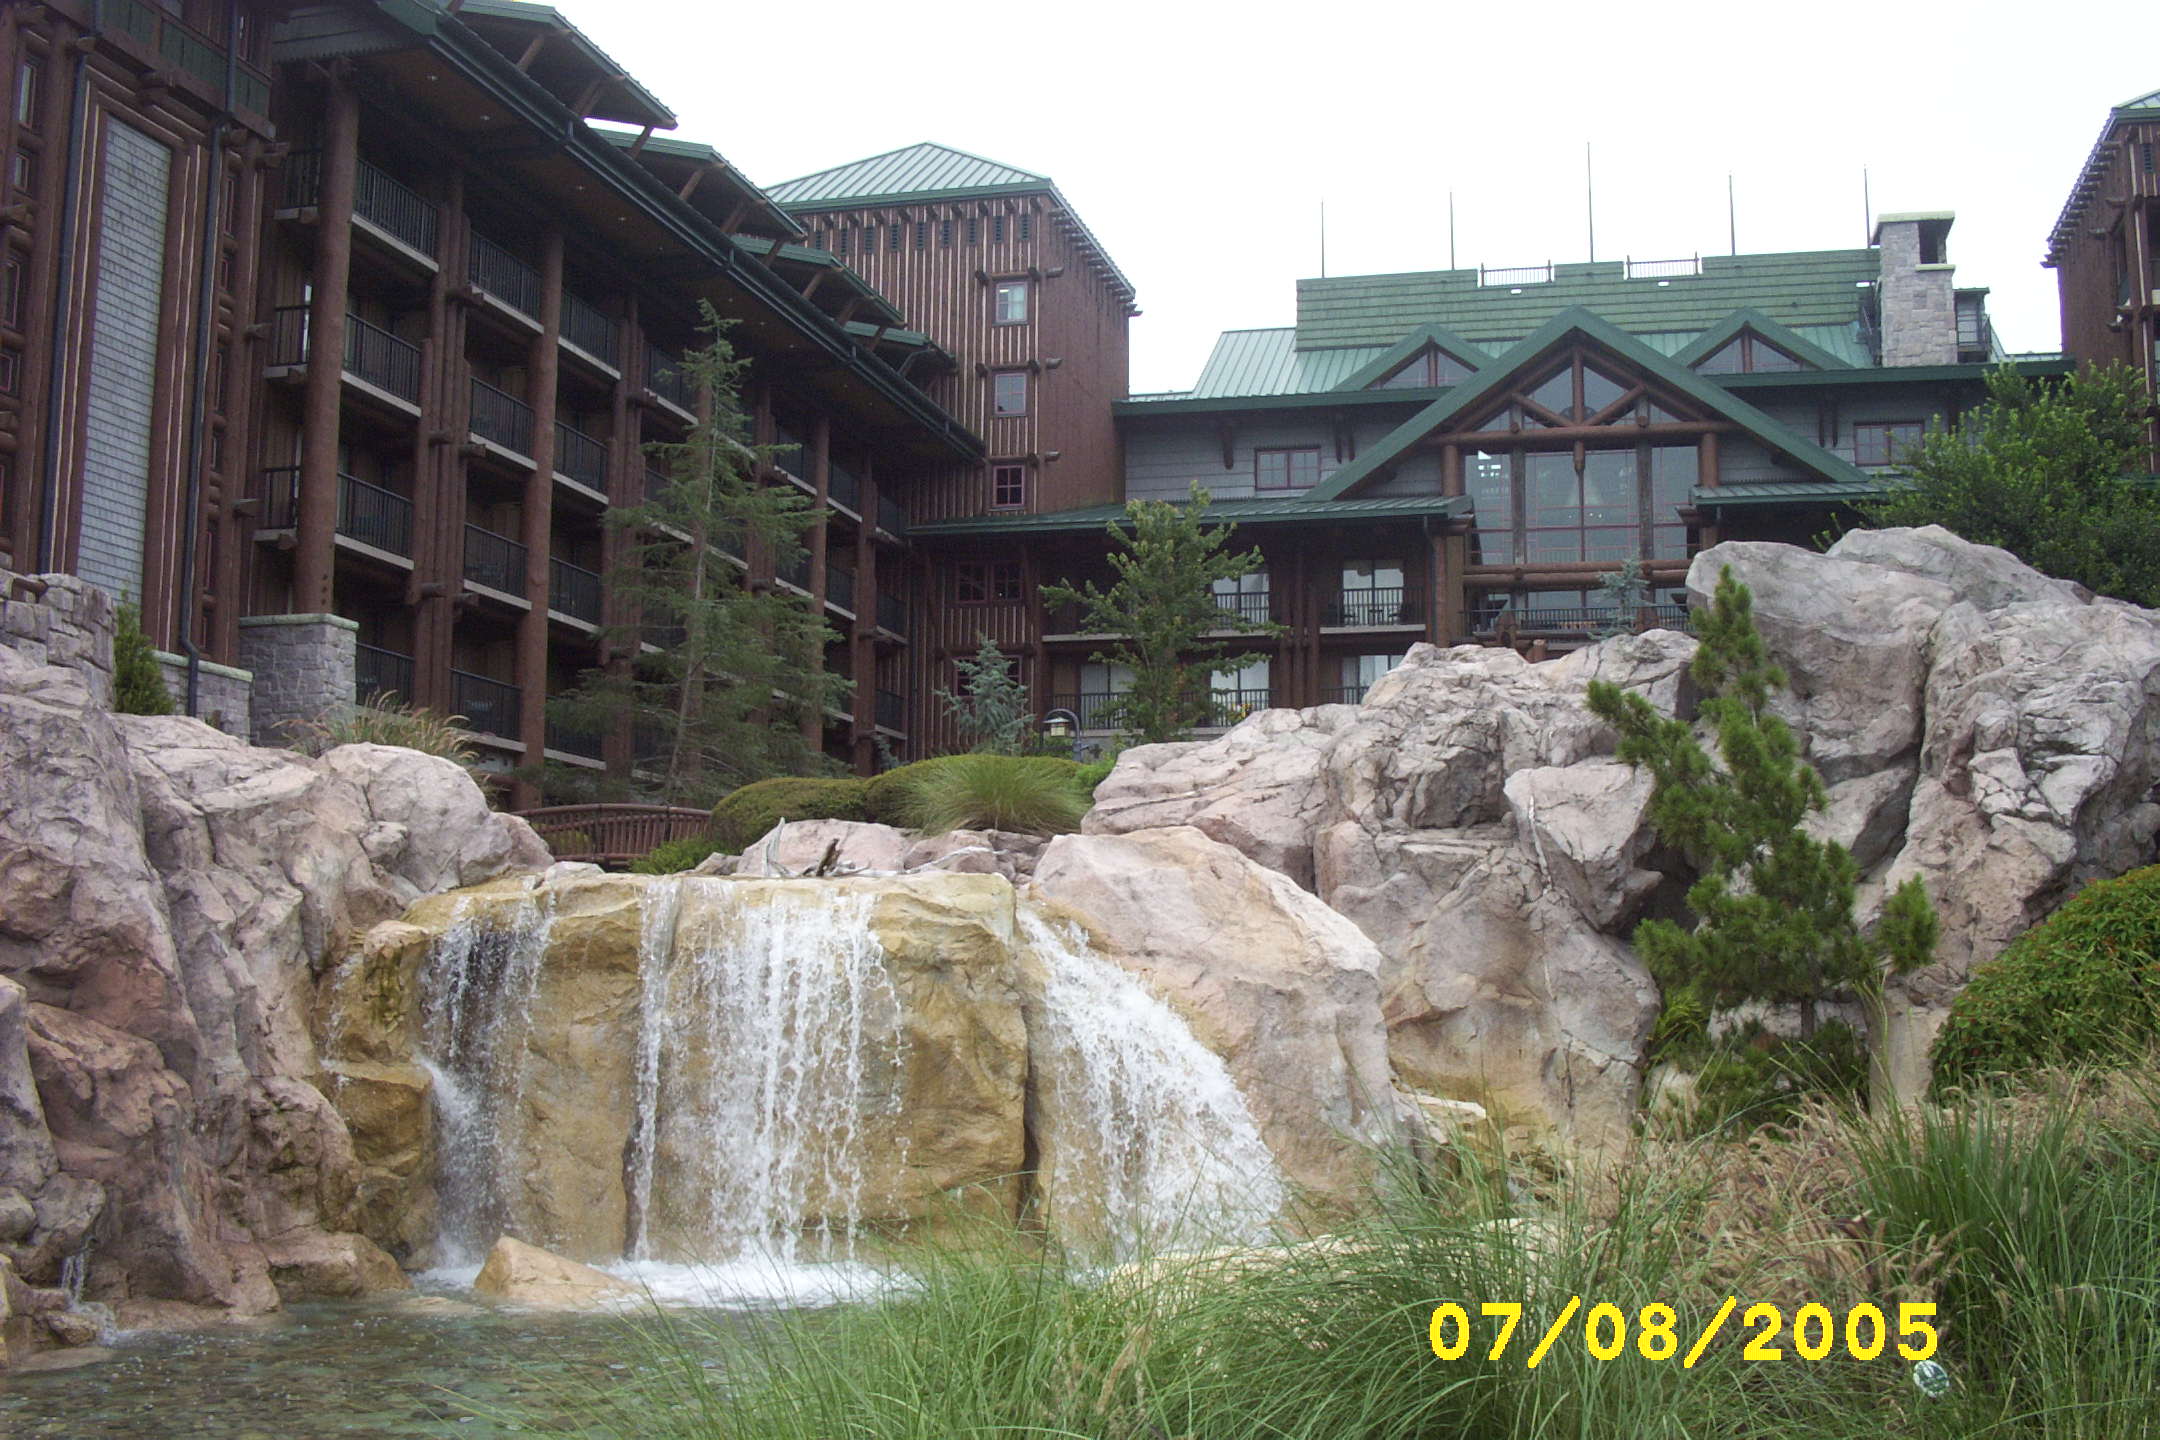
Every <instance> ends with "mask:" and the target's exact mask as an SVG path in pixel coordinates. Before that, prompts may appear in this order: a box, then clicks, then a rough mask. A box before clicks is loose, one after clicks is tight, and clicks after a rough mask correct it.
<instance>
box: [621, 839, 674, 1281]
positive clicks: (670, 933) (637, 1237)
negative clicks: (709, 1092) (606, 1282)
mask: <svg viewBox="0 0 2160 1440" xmlns="http://www.w3.org/2000/svg"><path fill="white" fill-rule="evenodd" d="M685 883H686V882H685V881H684V879H683V878H682V877H681V876H678V875H667V876H662V877H661V878H659V879H657V880H654V881H653V882H652V883H651V884H650V885H648V886H647V887H646V890H645V908H644V910H643V912H642V913H641V914H640V916H639V918H638V987H639V995H638V1056H637V1126H636V1129H635V1130H633V1131H632V1132H631V1138H630V1145H631V1150H630V1258H631V1259H633V1260H650V1259H652V1258H653V1256H652V1189H653V1167H654V1149H655V1147H656V1146H657V1145H658V1143H659V1139H660V1042H661V1038H662V1037H663V1036H664V1035H665V1034H666V1031H667V1027H666V1025H665V1023H664V1018H665V1016H666V1015H667V981H668V963H667V962H668V957H669V956H670V955H672V954H674V952H675V929H676V925H677V923H678V922H679V920H680V918H681V916H682V890H683V885H684V884H685Z"/></svg>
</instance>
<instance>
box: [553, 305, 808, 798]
mask: <svg viewBox="0 0 2160 1440" xmlns="http://www.w3.org/2000/svg"><path fill="white" fill-rule="evenodd" d="M705 329H706V332H707V333H708V334H709V335H710V336H711V337H712V338H711V341H710V343H708V344H707V345H706V346H704V347H703V348H701V349H698V350H695V351H692V352H691V353H690V354H688V355H686V356H684V357H683V361H682V373H683V375H684V377H685V378H686V379H688V380H689V381H690V382H691V384H692V385H694V386H695V387H697V389H698V392H699V394H700V395H701V396H702V397H703V405H704V414H703V416H702V418H700V420H699V421H698V423H697V424H696V425H694V426H693V427H691V429H690V432H689V434H688V435H687V436H686V437H685V438H684V439H683V440H682V441H680V442H678V443H672V444H655V445H651V446H648V447H647V449H648V451H649V452H650V453H651V454H652V456H653V457H654V459H655V460H656V461H658V462H659V466H660V471H659V476H658V477H656V479H655V481H654V483H653V484H652V485H651V487H650V488H649V489H648V491H647V493H646V495H645V498H644V499H643V500H642V501H641V502H639V503H637V504H630V505H621V506H617V507H614V508H611V509H610V510H609V512H608V516H607V521H608V524H609V526H610V527H611V528H614V529H617V530H619V531H621V532H622V537H623V539H622V546H621V559H620V562H619V563H618V564H617V565H616V566H614V567H613V568H612V569H611V571H610V572H609V575H608V586H609V589H610V591H611V593H612V594H614V595H615V596H616V597H618V598H619V599H620V601H621V602H622V603H623V604H624V606H625V608H626V609H628V610H630V611H631V612H633V613H634V614H635V615H636V616H637V617H638V620H637V623H635V624H628V625H619V626H612V627H610V628H609V631H608V638H609V642H610V646H611V648H612V649H613V650H614V651H615V652H616V653H617V654H618V655H619V656H623V657H625V658H621V659H618V660H617V661H616V663H614V664H613V665H610V666H608V667H606V668H604V669H596V670H587V671H585V672H584V673H583V674H582V675H581V676H580V677H579V681H578V684H577V686H576V687H575V688H574V689H573V690H572V691H570V692H569V693H567V694H565V695H564V696H562V697H560V698H558V699H557V700H555V701H554V702H552V704H551V705H550V713H551V714H552V715H553V717H554V718H555V719H556V720H557V721H558V722H560V723H562V724H565V725H569V726H573V727H575V728H579V729H583V730H587V731H604V730H606V729H608V728H609V727H611V726H612V725H614V724H615V723H616V722H617V721H618V720H619V719H621V718H622V717H623V716H628V717H630V720H631V723H632V725H633V726H634V728H635V732H636V734H637V737H638V746H637V748H638V751H639V754H640V761H639V764H638V765H637V767H636V771H635V773H634V775H633V776H632V778H631V779H630V780H629V782H628V783H627V784H625V783H623V782H622V781H621V780H620V779H619V777H618V779H617V780H616V781H615V783H614V784H613V785H612V786H611V787H610V788H609V790H608V792H606V793H616V794H620V793H631V794H637V795H641V796H645V797H648V798H653V799H658V800H662V801H665V802H667V803H670V804H687V805H705V804H710V803H712V801H714V800H715V799H717V798H718V797H719V796H720V795H722V794H725V793H726V792H727V791H729V790H732V789H734V788H735V787H737V786H740V785H744V784H747V783H749V782H751V781H753V780H762V779H766V778H768V777H770V776H774V775H816V774H823V773H828V772H829V771H830V770H831V769H832V765H831V762H830V761H828V760H827V759H826V758H825V757H824V756H823V754H822V753H821V752H820V751H819V750H818V748H817V747H816V746H815V745H814V744H812V743H810V742H808V741H806V740H805V739H804V737H803V730H802V718H803V717H804V716H805V715H808V714H821V713H822V712H824V711H826V710H829V709H832V708H834V707H836V706H838V705H839V704H841V703H842V702H843V701H844V699H845V697H846V695H847V692H848V690H849V689H850V682H848V681H847V680H846V679H844V678H842V677H840V676H837V675H833V674H830V673H828V672H827V671H826V669H825V647H826V645H827V644H828V643H829V642H831V641H833V640H834V639H836V638H837V636H835V634H834V632H833V631H832V629H831V628H830V627H829V626H827V625H826V623H825V621H824V618H823V617H822V616H820V615H818V614H817V613H816V612H815V611H814V610H813V609H812V607H811V604H810V602H809V601H807V600H804V599H803V598H802V597H800V596H799V595H796V594H794V593H793V592H791V591H788V590H784V589H780V588H778V587H773V588H771V589H765V588H753V587H752V586H751V585H749V584H748V583H746V579H745V576H746V571H745V568H744V566H743V565H742V564H741V563H740V559H739V558H737V557H749V558H752V559H755V558H756V557H758V556H760V555H763V556H765V557H767V558H768V559H770V561H771V562H772V564H773V566H774V568H775V569H776V570H778V571H780V572H782V573H785V572H786V571H787V570H789V569H790V568H792V567H794V566H796V565H799V564H800V563H801V562H802V559H803V557H804V554H805V550H804V543H803V537H804V535H805V534H806V533H807V532H808V531H809V529H810V528H811V526H812V525H814V524H815V523H816V521H817V518H818V516H817V512H816V508H815V506H814V505H812V504H811V502H810V501H809V500H807V499H806V498H805V497H804V496H802V495H801V494H800V492H798V491H796V490H795V489H794V487H792V486H784V485H767V484H764V483H762V482H761V481H760V479H759V472H760V470H761V468H762V467H763V465H764V464H765V463H766V462H767V460H768V458H769V457H768V456H767V455H766V454H765V453H764V452H763V451H761V450H760V449H756V448H753V447H752V446H751V445H750V444H749V443H748V442H749V439H750V419H749V416H748V414H747V413H746V412H745V411H744V409H743V407H742V400H741V388H742V382H743V376H744V373H745V372H746V371H747V369H748V366H749V362H748V361H746V360H742V359H740V358H738V357H737V356H736V354H735V352H734V348H733V346H731V345H730V344H729V343H728V340H727V338H726V334H725V329H726V324H725V322H723V321H722V320H721V319H720V317H719V316H718V315H717V314H716V313H715V312H714V311H713V310H712V308H711V307H710V306H709V305H708V306H706V307H705ZM640 642H644V643H646V644H650V645H652V646H654V647H655V653H646V652H643V651H642V650H641V648H640ZM581 778H582V772H580V773H579V774H578V775H559V774H556V773H552V772H551V773H550V775H549V780H550V781H551V782H555V784H556V787H557V788H559V789H569V788H571V787H572V786H573V785H575V783H576V782H577V780H579V779H581ZM564 782H567V783H564Z"/></svg>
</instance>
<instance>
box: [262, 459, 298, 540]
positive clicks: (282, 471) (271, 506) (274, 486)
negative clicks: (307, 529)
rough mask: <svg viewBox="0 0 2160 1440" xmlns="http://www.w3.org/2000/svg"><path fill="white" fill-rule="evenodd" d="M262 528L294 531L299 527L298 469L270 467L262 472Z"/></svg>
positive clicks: (291, 466)
mask: <svg viewBox="0 0 2160 1440" xmlns="http://www.w3.org/2000/svg"><path fill="white" fill-rule="evenodd" d="M262 475H263V483H262V501H263V519H262V528H263V529H265V530H296V529H298V528H299V526H300V467H299V466H298V465H272V466H269V467H267V468H265V469H264V471H263V472H262Z"/></svg>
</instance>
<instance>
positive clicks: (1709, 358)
mask: <svg viewBox="0 0 2160 1440" xmlns="http://www.w3.org/2000/svg"><path fill="white" fill-rule="evenodd" d="M1806 368H1807V367H1806V366H1805V365H1803V364H1801V363H1800V362H1799V361H1798V360H1797V359H1795V358H1794V357H1793V356H1791V355H1789V354H1787V353H1786V352H1785V351H1783V350H1780V349H1779V348H1778V347H1777V346H1775V345H1773V344H1771V343H1770V342H1769V341H1768V340H1765V339H1763V338H1762V336H1760V335H1757V334H1756V333H1755V332H1754V331H1752V330H1743V331H1741V332H1740V333H1739V334H1738V335H1735V336H1733V338H1732V339H1730V340H1728V341H1726V342H1725V343H1724V344H1723V345H1720V346H1718V348H1717V349H1715V350H1713V351H1711V352H1710V353H1709V354H1708V355H1705V356H1703V358H1702V359H1700V360H1698V361H1696V362H1695V373H1696V374H1698V375H1761V374H1768V373H1770V372H1772V371H1786V370H1805V369H1806Z"/></svg>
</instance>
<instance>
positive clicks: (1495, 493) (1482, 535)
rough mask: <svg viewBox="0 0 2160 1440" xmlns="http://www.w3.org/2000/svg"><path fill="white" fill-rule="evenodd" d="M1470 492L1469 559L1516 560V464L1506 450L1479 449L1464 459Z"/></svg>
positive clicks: (1482, 562)
mask: <svg viewBox="0 0 2160 1440" xmlns="http://www.w3.org/2000/svg"><path fill="white" fill-rule="evenodd" d="M1463 488H1464V489H1465V491H1467V492H1468V494H1469V496H1470V523H1471V527H1472V528H1471V532H1470V545H1471V554H1470V563H1471V564H1473V565H1512V564H1514V563H1515V466H1514V463H1513V460H1512V457H1510V456H1508V455H1506V454H1500V455H1493V454H1489V453H1487V452H1486V451H1483V450H1479V451H1476V452H1475V453H1473V454H1471V455H1470V456H1468V457H1467V458H1466V459H1465V460H1464V461H1463Z"/></svg>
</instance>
